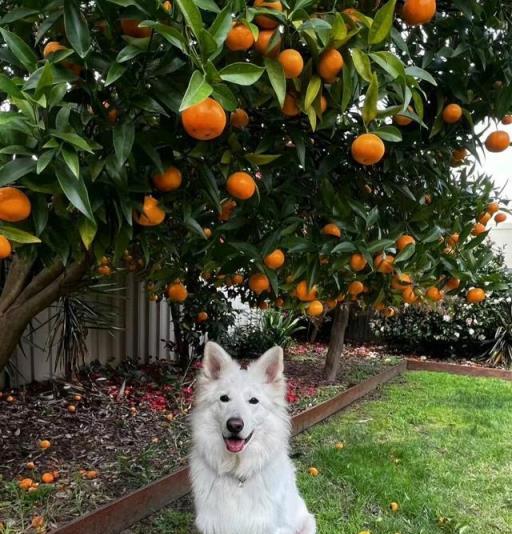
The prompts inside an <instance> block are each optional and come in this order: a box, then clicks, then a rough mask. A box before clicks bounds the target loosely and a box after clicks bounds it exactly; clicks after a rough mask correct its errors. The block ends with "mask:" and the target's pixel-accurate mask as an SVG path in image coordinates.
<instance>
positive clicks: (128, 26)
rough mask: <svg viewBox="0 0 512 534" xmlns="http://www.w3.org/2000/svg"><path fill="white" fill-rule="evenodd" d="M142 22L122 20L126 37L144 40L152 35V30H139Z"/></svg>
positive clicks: (122, 27)
mask: <svg viewBox="0 0 512 534" xmlns="http://www.w3.org/2000/svg"><path fill="white" fill-rule="evenodd" d="M140 23H141V21H140V20H137V19H121V30H122V32H123V33H124V34H125V35H129V36H130V37H135V38H137V39H142V38H144V37H149V36H150V35H151V28H139V24H140Z"/></svg>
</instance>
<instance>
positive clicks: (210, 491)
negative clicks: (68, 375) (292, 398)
mask: <svg viewBox="0 0 512 534" xmlns="http://www.w3.org/2000/svg"><path fill="white" fill-rule="evenodd" d="M285 395H286V381H285V378H284V375H283V351H282V349H281V348H280V347H274V348H272V349H270V350H268V351H267V352H265V354H263V356H261V357H260V358H259V359H258V360H257V361H256V362H254V363H253V364H252V365H251V366H250V367H249V368H248V369H247V370H244V369H241V368H240V366H239V365H238V364H237V363H236V362H235V361H234V360H232V359H231V357H230V356H229V354H227V353H226V352H225V351H224V349H222V347H220V346H219V345H217V344H216V343H212V342H209V343H207V344H206V347H205V353H204V360H203V371H202V373H201V376H200V379H199V387H198V391H197V397H196V405H195V408H194V411H193V414H192V438H193V445H192V453H191V458H190V469H191V473H192V489H193V493H194V501H195V507H196V526H197V528H198V529H199V531H200V532H201V533H202V534H314V533H315V532H316V523H315V519H314V517H313V516H312V515H311V514H310V513H309V512H308V510H307V508H306V505H305V504H304V501H303V500H302V498H301V496H300V495H299V492H298V490H297V486H296V482H295V470H294V467H293V464H292V462H291V460H290V458H289V457H288V441H289V437H290V418H289V415H288V411H287V404H286V400H285Z"/></svg>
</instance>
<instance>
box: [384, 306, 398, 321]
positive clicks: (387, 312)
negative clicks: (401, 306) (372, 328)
mask: <svg viewBox="0 0 512 534" xmlns="http://www.w3.org/2000/svg"><path fill="white" fill-rule="evenodd" d="M382 314H383V315H384V317H387V318H388V319H389V318H390V317H393V316H394V315H395V314H396V311H395V308H392V307H391V306H388V307H387V308H385V309H384V311H383V312H382Z"/></svg>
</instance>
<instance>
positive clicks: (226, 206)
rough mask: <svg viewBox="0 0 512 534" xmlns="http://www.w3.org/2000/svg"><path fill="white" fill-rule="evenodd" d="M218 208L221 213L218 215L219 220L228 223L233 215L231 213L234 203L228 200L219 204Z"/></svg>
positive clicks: (233, 209)
mask: <svg viewBox="0 0 512 534" xmlns="http://www.w3.org/2000/svg"><path fill="white" fill-rule="evenodd" d="M220 207H221V212H220V213H219V220H221V221H229V219H231V216H232V215H233V212H234V211H235V208H236V202H235V201H234V200H233V199H231V198H228V199H227V200H224V201H222V202H221V204H220Z"/></svg>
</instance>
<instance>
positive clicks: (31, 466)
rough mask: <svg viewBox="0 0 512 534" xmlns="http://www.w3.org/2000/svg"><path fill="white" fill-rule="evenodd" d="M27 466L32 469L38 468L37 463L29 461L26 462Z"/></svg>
mask: <svg viewBox="0 0 512 534" xmlns="http://www.w3.org/2000/svg"><path fill="white" fill-rule="evenodd" d="M25 467H26V468H27V469H30V470H32V469H35V468H36V464H35V463H34V462H27V463H26V464H25Z"/></svg>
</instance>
